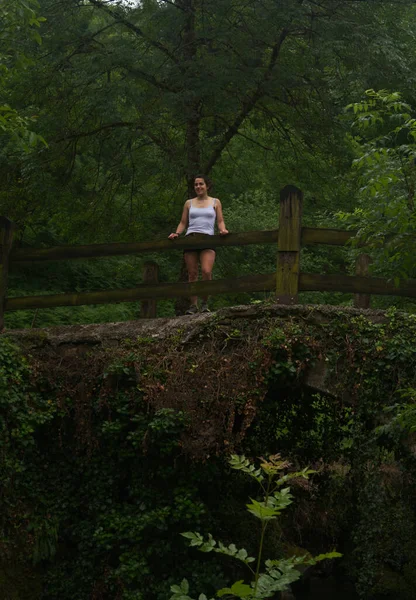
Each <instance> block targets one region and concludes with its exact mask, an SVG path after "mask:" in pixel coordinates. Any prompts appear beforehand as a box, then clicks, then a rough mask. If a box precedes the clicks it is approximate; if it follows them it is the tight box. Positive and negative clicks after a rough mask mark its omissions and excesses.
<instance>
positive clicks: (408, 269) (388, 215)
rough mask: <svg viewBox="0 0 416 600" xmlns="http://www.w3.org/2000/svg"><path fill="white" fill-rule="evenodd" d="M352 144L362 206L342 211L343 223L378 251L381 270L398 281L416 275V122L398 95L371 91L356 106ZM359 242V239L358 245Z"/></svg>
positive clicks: (375, 253)
mask: <svg viewBox="0 0 416 600" xmlns="http://www.w3.org/2000/svg"><path fill="white" fill-rule="evenodd" d="M347 111H349V112H350V113H352V122H351V133H352V135H351V138H350V142H351V144H352V147H353V148H354V150H355V153H356V158H355V160H354V162H353V167H354V168H355V170H356V172H357V175H358V178H359V182H360V185H361V187H360V192H359V203H358V206H357V207H356V208H354V209H353V210H351V211H348V212H339V213H338V216H339V218H340V220H341V223H343V224H348V225H349V226H350V227H351V228H354V229H357V231H358V240H359V241H361V242H362V241H364V242H365V244H366V245H367V246H368V247H369V248H370V249H371V250H372V254H373V256H374V259H375V265H374V268H375V270H376V271H377V272H382V273H385V274H388V275H390V276H391V277H392V278H394V280H395V281H396V282H398V281H399V280H400V279H402V278H406V277H413V276H414V275H415V271H414V260H413V255H414V250H415V248H414V245H415V241H414V234H415V233H416V229H415V218H414V212H415V211H414V207H415V204H414V202H415V183H416V171H415V159H416V145H415V142H416V120H415V119H414V117H413V109H412V107H411V106H410V105H409V104H408V103H406V102H404V101H403V100H402V97H401V94H400V93H398V92H393V93H389V92H387V91H386V90H380V91H374V90H372V89H371V90H367V92H366V96H365V99H364V100H362V101H361V102H357V103H354V104H351V105H349V106H348V107H347ZM358 240H357V241H358Z"/></svg>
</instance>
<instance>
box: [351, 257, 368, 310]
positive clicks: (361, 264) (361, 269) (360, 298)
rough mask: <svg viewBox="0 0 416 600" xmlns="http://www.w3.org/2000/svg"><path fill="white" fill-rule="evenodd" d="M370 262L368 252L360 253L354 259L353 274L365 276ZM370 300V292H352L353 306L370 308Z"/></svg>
mask: <svg viewBox="0 0 416 600" xmlns="http://www.w3.org/2000/svg"><path fill="white" fill-rule="evenodd" d="M370 264H371V257H370V256H369V255H368V254H360V255H359V256H358V257H357V260H356V261H355V274H356V275H359V276H360V277H367V276H368V267H369V266H370ZM370 301H371V296H370V294H354V307H355V308H370Z"/></svg>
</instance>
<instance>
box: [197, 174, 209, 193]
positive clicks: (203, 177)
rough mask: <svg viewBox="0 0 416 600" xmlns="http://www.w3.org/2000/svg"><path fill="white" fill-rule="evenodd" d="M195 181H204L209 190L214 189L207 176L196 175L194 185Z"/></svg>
mask: <svg viewBox="0 0 416 600" xmlns="http://www.w3.org/2000/svg"><path fill="white" fill-rule="evenodd" d="M195 179H203V180H204V181H205V183H206V185H207V189H208V190H210V189H211V188H212V181H211V179H210V178H209V177H207V176H206V175H195V177H194V183H195Z"/></svg>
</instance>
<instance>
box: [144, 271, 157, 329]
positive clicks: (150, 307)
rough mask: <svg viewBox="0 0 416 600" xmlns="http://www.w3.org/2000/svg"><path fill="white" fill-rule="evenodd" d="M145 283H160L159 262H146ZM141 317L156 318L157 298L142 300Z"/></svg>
mask: <svg viewBox="0 0 416 600" xmlns="http://www.w3.org/2000/svg"><path fill="white" fill-rule="evenodd" d="M143 283H159V265H158V264H157V263H155V262H153V261H147V262H145V263H144V269H143ZM140 318H141V319H154V318H156V300H142V303H141V309H140Z"/></svg>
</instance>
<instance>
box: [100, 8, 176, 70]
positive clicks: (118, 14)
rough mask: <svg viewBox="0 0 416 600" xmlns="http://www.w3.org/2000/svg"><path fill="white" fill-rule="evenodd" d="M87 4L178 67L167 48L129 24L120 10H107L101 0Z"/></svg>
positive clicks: (173, 56)
mask: <svg viewBox="0 0 416 600" xmlns="http://www.w3.org/2000/svg"><path fill="white" fill-rule="evenodd" d="M89 2H90V4H92V5H93V6H95V7H96V8H99V9H100V10H103V11H104V12H106V13H107V14H108V15H110V17H112V18H113V19H115V20H116V21H118V22H119V23H122V24H123V25H124V26H125V27H127V28H128V29H130V30H131V31H133V33H135V34H136V35H137V36H138V37H141V38H143V39H144V40H146V42H148V43H149V44H150V45H151V46H153V48H156V49H157V50H160V52H163V54H165V55H166V56H168V57H169V58H170V60H171V61H172V62H174V63H175V65H179V60H178V59H177V58H176V56H175V55H174V54H172V52H170V50H168V48H166V47H165V46H164V45H163V44H161V43H160V42H158V41H156V40H152V39H151V38H149V37H148V36H147V35H146V34H145V33H144V32H143V31H142V29H140V27H138V26H137V25H134V24H133V23H130V21H129V20H128V19H126V18H125V17H124V16H123V14H122V13H121V11H120V10H118V9H116V10H113V9H111V8H109V7H108V6H106V5H105V4H103V3H102V2H101V0H89Z"/></svg>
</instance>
